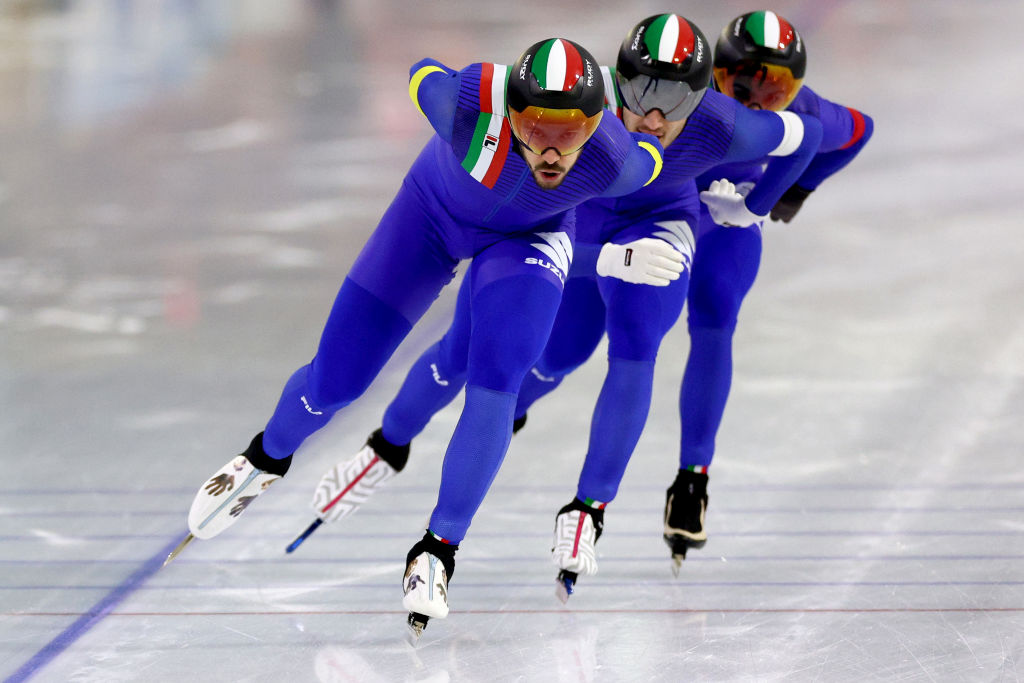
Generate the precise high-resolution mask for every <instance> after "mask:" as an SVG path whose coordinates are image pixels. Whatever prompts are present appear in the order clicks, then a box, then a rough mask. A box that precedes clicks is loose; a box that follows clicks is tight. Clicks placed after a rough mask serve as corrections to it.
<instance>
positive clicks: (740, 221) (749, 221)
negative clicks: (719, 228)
mask: <svg viewBox="0 0 1024 683" xmlns="http://www.w3.org/2000/svg"><path fill="white" fill-rule="evenodd" d="M700 200H701V201H702V202H704V203H705V204H707V206H708V213H710V214H711V220H713V221H714V222H715V223H718V224H719V225H725V226H729V227H746V226H749V225H754V224H755V223H760V222H761V221H763V220H764V219H765V218H767V216H758V215H757V214H756V213H752V212H751V211H750V209H748V208H747V203H746V200H745V199H744V197H743V195H742V194H740V193H739V192H737V191H736V186H735V185H733V184H732V183H731V182H729V181H728V180H726V179H725V178H722V179H721V180H713V181H711V186H710V187H708V189H706V190H704V191H703V192H701V193H700Z"/></svg>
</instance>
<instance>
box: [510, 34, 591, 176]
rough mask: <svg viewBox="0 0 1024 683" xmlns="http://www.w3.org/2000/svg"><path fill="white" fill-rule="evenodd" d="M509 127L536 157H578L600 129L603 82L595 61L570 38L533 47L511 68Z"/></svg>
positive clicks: (536, 44)
mask: <svg viewBox="0 0 1024 683" xmlns="http://www.w3.org/2000/svg"><path fill="white" fill-rule="evenodd" d="M506 102H507V109H508V111H507V113H508V122H509V125H510V126H511V128H512V133H513V134H514V135H515V137H516V139H517V140H519V142H520V143H521V144H522V145H523V146H524V147H526V148H527V149H529V150H530V151H531V152H533V153H534V154H543V153H544V151H545V150H548V149H551V148H554V149H555V150H556V151H557V152H558V153H559V154H561V155H563V156H564V155H566V154H572V153H573V152H576V151H578V150H579V149H580V148H582V147H583V145H584V144H586V142H587V140H589V139H590V136H591V135H593V134H594V131H596V130H597V127H598V125H599V124H600V123H601V115H602V112H603V105H604V79H602V78H601V73H600V71H599V68H598V64H597V61H596V60H595V59H594V58H593V56H592V55H591V54H590V53H589V52H587V51H586V50H585V49H583V48H582V47H581V46H579V45H578V44H576V43H574V42H573V41H571V40H566V39H565V38H549V39H547V40H542V41H540V42H539V43H535V44H533V45H531V46H530V47H529V48H528V49H527V50H526V52H524V53H523V54H522V55H520V57H519V59H518V60H517V61H516V63H515V64H513V65H512V69H511V73H510V74H509V79H508V85H507V86H506Z"/></svg>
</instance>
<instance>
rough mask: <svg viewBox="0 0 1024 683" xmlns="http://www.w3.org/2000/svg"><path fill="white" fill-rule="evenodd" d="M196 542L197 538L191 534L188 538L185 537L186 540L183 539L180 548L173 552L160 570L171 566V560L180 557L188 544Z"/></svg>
mask: <svg viewBox="0 0 1024 683" xmlns="http://www.w3.org/2000/svg"><path fill="white" fill-rule="evenodd" d="M194 540H196V537H195V536H193V535H192V534H191V533H189V534H188V535H187V536H185V538H183V539H181V543H179V544H178V547H177V548H175V549H174V550H172V551H171V552H170V554H168V555H167V559H166V560H164V563H163V564H162V565H160V568H161V569H163V568H164V567H166V566H167V565H169V564H170V563H171V560H173V559H174V558H176V557H177V556H178V553H180V552H181V551H182V550H184V549H185V547H186V546H188V544H189V543H191V542H192V541H194Z"/></svg>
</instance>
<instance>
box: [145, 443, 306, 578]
mask: <svg viewBox="0 0 1024 683" xmlns="http://www.w3.org/2000/svg"><path fill="white" fill-rule="evenodd" d="M291 462H292V456H290V455H289V456H288V457H287V458H281V459H280V460H277V459H274V458H271V457H270V456H269V455H267V454H266V452H265V451H264V450H263V432H260V433H259V434H257V435H256V436H255V437H254V438H253V440H252V442H251V443H250V444H249V447H248V448H247V449H246V450H245V452H243V453H242V454H240V455H238V456H235V457H234V458H232V459H231V461H230V462H229V463H227V464H226V465H224V467H222V468H220V469H219V470H217V472H215V473H214V474H213V476H212V477H210V478H209V479H207V480H206V481H205V482H204V483H203V485H202V486H200V487H199V492H198V493H196V497H195V499H194V500H193V501H192V507H191V508H190V509H189V512H188V530H189V533H188V535H187V536H185V538H184V539H183V540H182V541H181V543H180V544H179V545H178V547H177V548H175V549H174V550H172V551H171V553H170V554H169V555H168V556H167V559H166V560H164V565H163V566H167V564H168V563H169V562H170V561H171V560H173V559H174V558H175V557H177V556H178V554H179V553H180V552H181V551H182V550H184V549H185V547H186V546H187V545H188V544H189V543H191V542H192V541H193V539H196V538H202V539H206V538H213V537H214V536H216V535H217V534H219V533H220V532H222V531H224V530H225V529H227V528H228V527H229V526H231V525H232V524H234V523H235V522H237V521H238V518H239V517H240V516H241V514H242V513H243V512H245V510H246V509H247V508H248V507H249V505H251V504H252V502H253V501H254V500H256V498H257V497H258V496H259V495H260V494H261V493H263V492H264V491H266V490H267V487H269V486H270V485H271V484H273V483H274V482H275V481H277V480H278V479H280V478H281V477H283V476H284V475H285V473H286V472H287V471H288V467H289V466H290V465H291Z"/></svg>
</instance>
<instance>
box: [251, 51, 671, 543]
mask: <svg viewBox="0 0 1024 683" xmlns="http://www.w3.org/2000/svg"><path fill="white" fill-rule="evenodd" d="M505 68H506V67H502V66H501V65H493V64H473V65H470V66H469V67H467V68H465V69H463V70H461V71H454V70H452V69H449V68H447V67H445V66H443V65H441V64H440V63H438V62H436V61H434V60H424V61H421V62H419V63H417V64H416V65H414V66H413V68H412V70H411V71H410V76H411V78H410V96H411V97H412V98H413V101H414V102H415V103H416V104H417V106H419V107H420V109H421V111H422V112H423V113H424V115H425V116H426V117H427V119H428V120H429V121H430V123H431V125H432V126H433V128H434V130H435V131H436V134H435V135H434V136H433V137H432V138H431V139H430V141H429V142H428V143H427V144H426V146H425V147H424V148H423V151H422V152H421V153H420V155H419V157H418V158H417V159H416V161H415V162H414V163H413V165H412V168H411V169H410V171H409V173H408V174H407V175H406V177H405V179H404V181H403V182H402V186H401V188H400V189H399V191H398V194H397V196H396V197H395V199H394V200H393V201H392V203H391V205H390V206H389V207H388V209H387V211H386V212H385V213H384V216H383V217H382V218H381V221H380V223H379V224H378V226H377V228H376V230H375V231H374V233H373V234H372V235H371V237H370V238H369V240H368V242H367V243H366V245H365V246H364V247H363V250H362V251H361V252H360V254H359V256H358V257H357V258H356V261H355V263H354V264H353V266H352V269H351V271H350V272H349V274H348V277H346V279H345V281H344V283H343V284H342V286H341V289H340V291H339V293H338V296H337V298H336V300H335V302H334V305H333V307H332V309H331V312H330V315H329V317H328V319H327V323H326V325H325V327H324V330H323V333H322V336H321V339H320V344H319V347H318V349H317V352H316V356H315V357H314V358H313V359H312V361H311V362H310V363H309V364H307V365H305V366H303V367H301V368H299V370H297V371H296V372H295V373H294V374H293V375H292V377H291V378H290V379H289V380H288V382H287V384H286V386H285V388H284V391H283V394H282V396H281V398H280V400H279V402H278V405H277V408H276V410H275V412H274V414H273V416H272V417H271V418H270V421H269V422H268V424H267V426H266V430H265V433H264V437H263V446H264V449H265V450H266V452H267V453H268V454H269V455H270V456H271V457H274V458H283V457H287V456H288V454H290V453H292V452H294V451H295V450H296V449H297V448H298V447H299V445H300V444H301V443H302V442H303V440H304V439H305V438H306V437H307V436H309V435H310V434H312V433H313V432H314V431H316V430H318V429H319V428H321V427H322V426H324V425H325V424H326V423H327V421H328V420H329V419H330V417H331V416H332V415H333V414H334V413H336V412H337V411H338V410H340V409H341V408H343V407H345V406H346V405H348V404H349V403H351V402H352V401H353V400H355V399H356V398H357V397H358V396H360V395H361V394H362V393H363V392H364V391H365V390H366V388H367V387H368V386H369V384H370V382H371V381H372V380H373V379H374V377H376V375H377V374H378V373H379V372H380V369H381V368H382V367H383V365H384V364H385V362H386V361H387V360H388V358H389V357H390V356H391V354H392V353H393V352H394V351H395V349H396V348H397V346H398V345H399V343H400V342H401V341H402V339H403V338H404V337H405V336H406V335H407V334H408V332H409V330H410V329H411V328H412V326H413V325H414V324H415V323H416V321H417V320H418V319H419V318H420V316H422V314H423V313H424V312H425V311H426V309H427V308H428V307H429V306H430V305H431V303H432V302H433V301H434V300H435V299H436V298H437V295H438V293H439V292H440V290H441V288H442V287H444V286H445V285H446V284H448V283H449V282H450V281H451V280H452V278H453V276H454V272H455V266H456V264H457V263H458V262H459V261H460V260H461V259H469V258H472V259H473V261H472V264H471V266H470V268H469V271H468V273H467V276H466V281H467V282H468V283H469V284H468V285H467V287H468V292H467V296H466V304H467V308H468V310H469V311H470V315H471V316H472V319H473V332H472V334H471V335H469V336H468V340H467V348H468V368H467V372H466V381H467V390H466V405H465V408H464V410H463V414H462V418H461V419H460V421H459V424H458V426H457V427H456V430H455V434H454V436H453V437H452V440H451V443H450V444H449V447H448V450H447V453H446V454H445V460H444V467H443V471H442V480H441V488H440V494H439V500H438V504H437V507H436V508H435V510H434V513H433V516H432V517H431V521H430V528H431V530H432V531H433V532H434V533H435V534H436V535H438V536H440V537H442V538H444V539H446V540H448V541H450V542H452V543H458V542H459V541H460V540H461V539H462V537H463V536H464V535H465V533H466V529H467V528H468V527H469V523H470V521H471V519H472V517H473V514H474V513H475V512H476V509H477V507H478V506H479V505H480V502H481V501H482V500H483V497H484V495H485V494H486V492H487V489H488V487H489V486H490V483H491V481H492V479H493V478H494V475H495V474H496V473H497V471H498V468H499V467H500V465H501V461H502V459H503V458H504V455H505V452H506V450H507V448H508V443H509V439H510V436H511V429H512V419H513V410H514V407H515V397H516V392H517V391H518V389H519V385H520V384H521V382H522V379H523V376H524V375H525V374H526V372H527V371H528V370H529V369H530V367H531V366H532V365H533V363H534V362H535V361H536V359H537V357H538V356H539V355H540V353H541V351H542V350H543V347H544V343H545V341H546V340H547V338H548V334H549V331H550V329H551V325H552V322H553V321H554V318H555V314H556V312H557V310H558V304H559V301H560V300H561V294H562V287H563V279H564V277H565V275H566V273H567V271H568V270H569V265H570V263H571V261H572V252H573V241H574V237H575V211H574V207H575V206H576V205H578V204H580V203H582V202H584V201H586V200H588V199H591V198H593V197H597V196H602V195H604V196H615V195H618V194H624V193H628V192H632V191H635V190H636V189H638V188H640V187H642V186H643V185H644V183H646V182H649V181H650V180H651V179H652V177H654V176H655V175H656V173H657V169H658V167H659V166H660V161H661V159H660V155H661V153H662V150H661V147H660V145H659V144H658V143H657V140H656V139H655V138H653V137H651V136H646V135H638V134H632V133H629V132H627V131H626V129H625V128H624V127H623V126H622V124H621V122H620V121H618V120H616V119H615V117H613V116H605V117H603V118H602V121H601V123H600V126H599V127H598V129H597V131H596V133H595V134H594V135H593V136H592V137H591V138H590V140H589V141H588V142H587V144H586V145H585V146H584V148H583V149H582V151H581V152H580V155H579V157H578V159H577V161H576V163H575V165H574V166H573V167H572V168H571V170H570V171H569V173H568V174H567V175H566V177H565V178H564V180H563V182H562V183H561V185H560V186H559V187H557V188H556V189H553V190H543V189H541V188H540V187H539V186H538V185H537V184H536V182H535V181H534V180H533V177H532V175H531V172H530V169H529V167H528V166H527V164H526V162H525V161H524V160H523V159H522V158H521V157H520V156H519V155H518V153H516V145H515V142H514V141H513V140H512V135H511V131H510V128H509V125H508V122H507V119H506V118H505V107H504V100H503V97H504V86H503V85H501V84H503V83H504V80H501V81H500V82H498V85H497V87H492V86H491V83H492V81H496V79H503V78H504V76H503V74H504V73H505V72H504V69H505ZM491 110H493V112H497V113H493V112H492V111H491ZM481 131H485V132H487V134H486V135H483V134H481ZM488 160H489V161H488Z"/></svg>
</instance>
